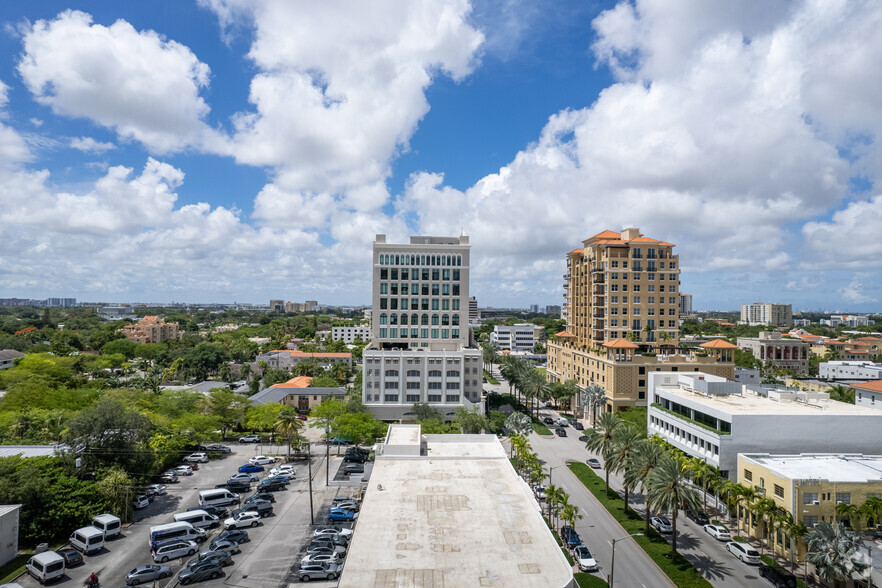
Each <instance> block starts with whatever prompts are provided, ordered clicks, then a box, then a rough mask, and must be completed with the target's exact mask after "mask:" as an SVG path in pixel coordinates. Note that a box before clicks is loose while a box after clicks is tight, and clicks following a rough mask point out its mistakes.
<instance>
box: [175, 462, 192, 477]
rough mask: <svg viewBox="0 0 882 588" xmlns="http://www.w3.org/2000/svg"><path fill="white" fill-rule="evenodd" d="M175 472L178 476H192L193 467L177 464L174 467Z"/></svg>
mask: <svg viewBox="0 0 882 588" xmlns="http://www.w3.org/2000/svg"><path fill="white" fill-rule="evenodd" d="M175 473H176V474H177V475H179V476H192V475H193V468H191V467H190V466H188V465H179V466H178V467H176V468H175Z"/></svg>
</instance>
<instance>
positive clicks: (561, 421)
mask: <svg viewBox="0 0 882 588" xmlns="http://www.w3.org/2000/svg"><path fill="white" fill-rule="evenodd" d="M557 426H559V427H568V426H570V421H568V420H567V419H565V418H563V417H560V418H559V419H557Z"/></svg>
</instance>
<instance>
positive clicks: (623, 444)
mask: <svg viewBox="0 0 882 588" xmlns="http://www.w3.org/2000/svg"><path fill="white" fill-rule="evenodd" d="M643 439H646V436H645V435H644V434H643V433H641V432H640V431H638V430H637V429H636V428H634V427H632V426H630V425H629V424H623V426H620V427H617V428H616V430H615V431H614V432H613V439H612V447H610V452H609V457H607V458H606V464H605V466H604V467H606V471H613V472H621V473H622V474H623V475H624V478H625V512H628V495H629V493H630V490H631V488H633V485H631V484H629V483H628V476H627V473H628V472H629V471H630V470H632V469H634V454H635V453H636V452H637V451H638V448H639V447H640V442H641V441H642V440H643Z"/></svg>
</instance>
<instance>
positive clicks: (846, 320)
mask: <svg viewBox="0 0 882 588" xmlns="http://www.w3.org/2000/svg"><path fill="white" fill-rule="evenodd" d="M821 324H822V325H826V326H828V327H838V326H839V325H845V326H846V327H867V326H870V325H872V324H875V321H873V320H871V319H870V317H869V316H867V315H858V314H840V315H833V316H831V317H830V318H828V319H821Z"/></svg>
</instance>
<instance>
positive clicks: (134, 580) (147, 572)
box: [126, 565, 172, 586]
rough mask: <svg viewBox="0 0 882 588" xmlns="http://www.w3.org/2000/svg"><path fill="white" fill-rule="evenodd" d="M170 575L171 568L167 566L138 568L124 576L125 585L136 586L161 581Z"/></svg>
mask: <svg viewBox="0 0 882 588" xmlns="http://www.w3.org/2000/svg"><path fill="white" fill-rule="evenodd" d="M171 575H172V571H171V568H170V567H168V566H157V565H145V566H138V567H137V568H135V569H134V570H132V571H131V572H129V573H128V574H126V585H128V586H137V585H138V584H144V583H146V582H152V581H154V580H163V579H165V578H168V577H169V576H171Z"/></svg>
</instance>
